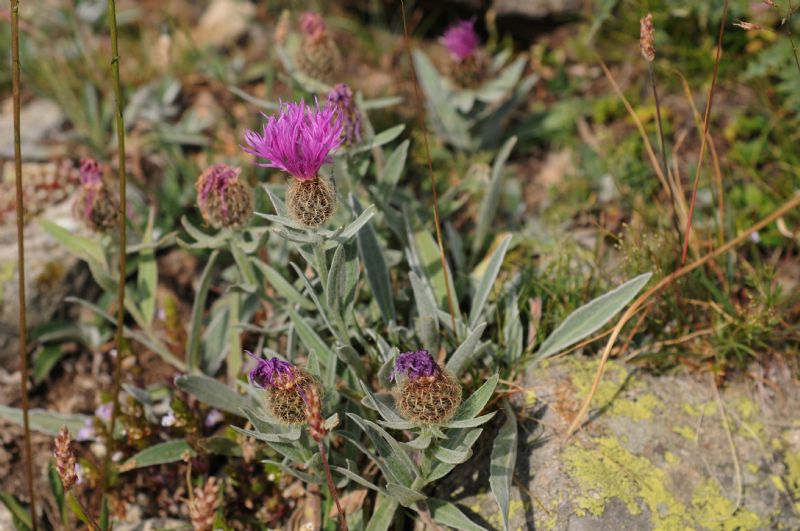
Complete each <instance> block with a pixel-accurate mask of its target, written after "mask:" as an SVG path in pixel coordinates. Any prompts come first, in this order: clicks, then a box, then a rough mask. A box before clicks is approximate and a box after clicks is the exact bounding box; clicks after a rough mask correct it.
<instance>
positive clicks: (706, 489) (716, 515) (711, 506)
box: [692, 479, 766, 531]
mask: <svg viewBox="0 0 800 531" xmlns="http://www.w3.org/2000/svg"><path fill="white" fill-rule="evenodd" d="M692 516H693V518H694V520H695V523H696V524H697V525H699V526H703V527H705V528H709V529H720V530H724V531H737V530H738V531H744V530H747V529H764V526H765V525H766V522H763V521H762V519H761V518H760V517H759V516H758V515H757V514H755V513H753V512H752V511H748V510H747V509H744V508H742V507H739V508H737V507H736V505H735V504H734V502H733V501H732V500H730V499H728V498H726V497H725V496H723V495H722V492H721V489H720V486H719V482H718V481H717V480H715V479H707V480H706V481H704V482H703V483H702V484H700V486H698V487H697V489H695V491H694V496H693V497H692Z"/></svg>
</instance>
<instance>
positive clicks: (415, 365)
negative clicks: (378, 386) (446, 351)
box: [389, 349, 442, 380]
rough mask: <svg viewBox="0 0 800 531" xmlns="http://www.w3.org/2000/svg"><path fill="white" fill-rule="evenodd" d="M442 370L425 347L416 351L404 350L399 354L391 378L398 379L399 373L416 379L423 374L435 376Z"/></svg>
mask: <svg viewBox="0 0 800 531" xmlns="http://www.w3.org/2000/svg"><path fill="white" fill-rule="evenodd" d="M441 370H442V369H440V368H439V365H437V363H436V362H435V361H433V358H432V357H431V355H430V354H429V353H428V351H427V350H424V349H423V350H417V351H416V352H404V353H402V354H400V355H399V356H397V360H395V362H394V370H393V371H392V374H391V375H390V376H389V378H390V379H394V380H397V376H398V375H400V374H405V375H406V376H407V377H408V378H409V379H410V380H416V379H417V378H422V377H423V376H435V375H437V374H439V373H440V372H441Z"/></svg>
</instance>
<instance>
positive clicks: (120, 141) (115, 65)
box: [100, 0, 127, 503]
mask: <svg viewBox="0 0 800 531" xmlns="http://www.w3.org/2000/svg"><path fill="white" fill-rule="evenodd" d="M108 28H109V32H110V34H111V72H112V75H113V78H114V100H115V101H114V102H115V113H114V118H115V122H116V128H117V160H118V165H119V168H118V169H119V242H118V245H119V285H118V288H117V289H118V300H117V331H116V345H117V355H116V358H115V359H114V383H113V391H112V396H111V399H112V400H113V406H112V409H111V422H110V423H109V433H110V436H109V438H108V448H107V449H106V455H105V458H104V459H103V473H102V477H101V480H100V500H102V499H103V498H104V496H105V493H106V491H107V489H108V486H109V485H108V484H109V477H108V472H109V469H110V467H111V456H112V455H113V454H114V430H115V428H116V422H117V415H118V414H119V393H120V388H121V386H122V357H123V352H124V345H123V329H124V326H125V262H126V259H127V249H126V246H127V242H126V237H127V234H126V228H127V223H126V221H127V220H126V217H127V212H126V206H127V197H126V187H127V181H126V174H125V122H124V121H123V118H122V86H121V84H120V79H119V46H118V42H117V8H116V4H115V2H114V0H108ZM101 503H102V501H101Z"/></svg>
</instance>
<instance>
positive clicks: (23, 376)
mask: <svg viewBox="0 0 800 531" xmlns="http://www.w3.org/2000/svg"><path fill="white" fill-rule="evenodd" d="M10 1H11V90H12V93H13V99H14V171H15V173H16V188H17V204H16V207H17V262H18V268H17V271H18V275H17V276H18V278H19V293H18V295H19V383H20V392H21V393H22V426H23V429H24V431H25V478H26V479H27V481H28V497H29V498H30V500H31V522H32V523H33V531H36V528H37V526H36V496H35V495H34V494H35V493H34V490H33V453H32V451H31V427H30V423H29V421H28V407H29V405H28V320H27V307H26V303H25V233H24V230H23V226H24V224H25V208H24V206H25V205H24V204H23V200H22V148H21V146H20V144H21V142H20V119H19V110H20V92H19V0H10Z"/></svg>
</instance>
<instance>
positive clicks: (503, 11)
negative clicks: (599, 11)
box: [492, 0, 583, 18]
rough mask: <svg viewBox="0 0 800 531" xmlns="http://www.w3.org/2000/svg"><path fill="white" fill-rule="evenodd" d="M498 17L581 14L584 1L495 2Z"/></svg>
mask: <svg viewBox="0 0 800 531" xmlns="http://www.w3.org/2000/svg"><path fill="white" fill-rule="evenodd" d="M492 7H493V8H494V10H495V11H496V12H497V15H498V16H521V17H528V18H543V17H547V16H551V15H563V14H569V13H580V11H581V8H582V7H583V1H582V0H494V1H493V2H492Z"/></svg>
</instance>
